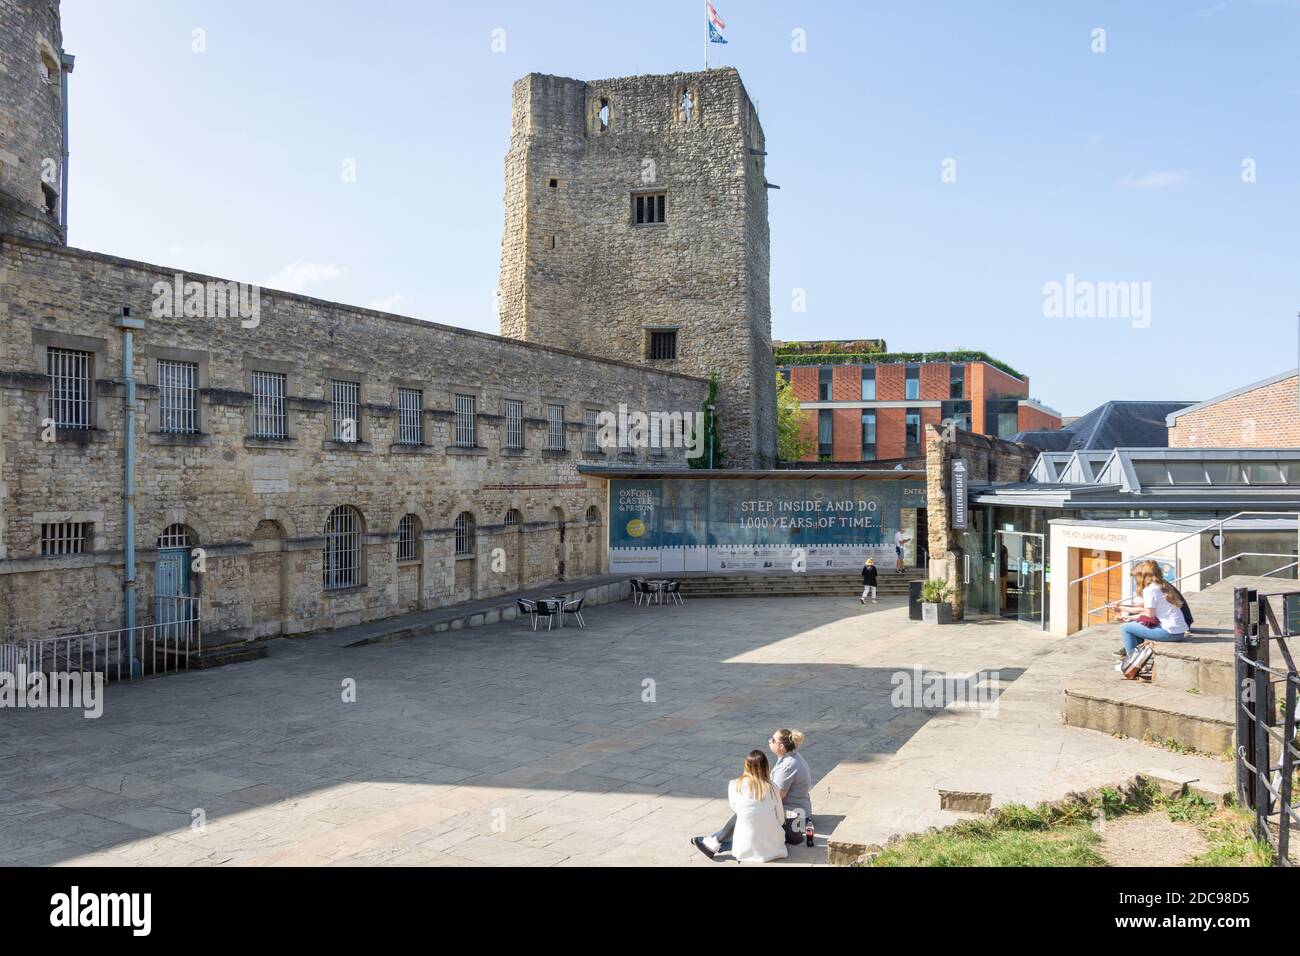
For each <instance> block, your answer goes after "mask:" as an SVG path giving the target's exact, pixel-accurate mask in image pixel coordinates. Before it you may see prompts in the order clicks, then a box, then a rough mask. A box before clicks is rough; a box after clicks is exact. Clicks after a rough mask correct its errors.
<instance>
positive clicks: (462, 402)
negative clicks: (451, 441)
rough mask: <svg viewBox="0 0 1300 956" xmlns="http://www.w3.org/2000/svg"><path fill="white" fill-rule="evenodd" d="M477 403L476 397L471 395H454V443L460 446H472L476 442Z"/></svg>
mask: <svg viewBox="0 0 1300 956" xmlns="http://www.w3.org/2000/svg"><path fill="white" fill-rule="evenodd" d="M477 404H478V399H477V398H476V397H475V396H473V395H457V396H456V444H457V445H458V446H460V447H461V448H473V447H474V446H475V445H477V444H478V423H477V419H476V418H475V409H476V406H477Z"/></svg>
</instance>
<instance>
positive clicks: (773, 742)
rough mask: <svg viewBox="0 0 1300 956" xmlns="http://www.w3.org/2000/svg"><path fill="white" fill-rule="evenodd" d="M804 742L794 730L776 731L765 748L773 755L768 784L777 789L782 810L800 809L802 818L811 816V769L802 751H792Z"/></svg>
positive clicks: (799, 733) (802, 737) (800, 734)
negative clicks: (783, 807)
mask: <svg viewBox="0 0 1300 956" xmlns="http://www.w3.org/2000/svg"><path fill="white" fill-rule="evenodd" d="M803 742H804V734H803V733H801V732H800V731H798V730H785V729H781V730H778V731H777V732H776V733H774V734H773V735H772V738H771V739H770V740H769V741H768V742H767V745H768V748H769V749H770V750H771V751H772V753H774V754H775V755H776V758H777V759H776V765H775V766H773V767H772V783H773V784H775V785H776V789H777V790H778V791H780V794H781V803H782V804H783V805H784V806H785V809H786V812H787V813H788V812H790V811H791V810H800V811H802V812H803V818H804V820H805V821H807V820H808V818H809V817H811V816H812V771H811V770H809V769H808V761H806V760H804V759H803V754H800V753H796V751H797V750H798V749H799V745H800V744H801V743H803Z"/></svg>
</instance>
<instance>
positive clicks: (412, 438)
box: [397, 388, 424, 520]
mask: <svg viewBox="0 0 1300 956" xmlns="http://www.w3.org/2000/svg"><path fill="white" fill-rule="evenodd" d="M423 411H424V392H422V391H420V389H418V388H399V389H398V390H397V441H398V444H401V445H423V444H424V423H423V421H422V419H421V415H422V413H423ZM403 520H405V519H403Z"/></svg>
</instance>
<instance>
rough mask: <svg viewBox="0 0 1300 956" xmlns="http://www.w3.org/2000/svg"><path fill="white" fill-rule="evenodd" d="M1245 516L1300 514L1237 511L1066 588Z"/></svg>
mask: <svg viewBox="0 0 1300 956" xmlns="http://www.w3.org/2000/svg"><path fill="white" fill-rule="evenodd" d="M1247 516H1254V517H1274V518H1276V517H1283V518H1296V519H1298V520H1300V513H1297V512H1294V511H1238V512H1237V513H1236V514H1233V515H1229V516H1228V517H1226V518H1219V519H1218V520H1217V521H1212V522H1210V523H1209V524H1207V525H1205V527H1203V528H1197V529H1196V530H1195V531H1191V532H1188V533H1187V534H1185V535H1183V536H1182V537H1181V538H1176V539H1174V540H1173V541H1167V542H1165V543H1164V544H1162V545H1161V546H1160V547H1158V548H1156V549H1155V550H1154V551H1148V552H1147V553H1146V554H1139V555H1136V556H1134V557H1131V558H1125V559H1124V560H1123V561H1119V562H1116V563H1115V564H1111V565H1107V566H1106V567H1104V568H1101V569H1100V570H1097V571H1093V572H1092V573H1090V574H1085V575H1084V576H1083V577H1081V578H1075V579H1074V580H1073V581H1071V582H1070V583H1069V585H1067V587H1072V586H1073V585H1076V584H1078V583H1079V582H1080V581H1086V580H1088V578H1091V577H1096V576H1097V575H1098V574H1105V573H1106V572H1108V571H1113V570H1114V569H1115V568H1122V567H1123V566H1124V565H1126V564H1132V563H1133V562H1134V561H1144V560H1146V559H1147V558H1153V557H1155V556H1156V555H1158V554H1160V552H1161V551H1164V550H1165V549H1166V548H1170V547H1173V546H1174V545H1178V544H1182V543H1183V542H1184V541H1187V540H1188V539H1189V538H1195V537H1198V536H1199V535H1202V534H1204V533H1205V532H1207V531H1209V530H1210V529H1211V528H1218V529H1219V534H1221V535H1222V534H1223V525H1224V524H1225V523H1226V522H1228V521H1234V520H1236V519H1237V518H1244V517H1247ZM1175 556H1177V552H1175ZM1286 557H1289V555H1286ZM1220 564H1222V562H1220ZM1220 580H1222V577H1220Z"/></svg>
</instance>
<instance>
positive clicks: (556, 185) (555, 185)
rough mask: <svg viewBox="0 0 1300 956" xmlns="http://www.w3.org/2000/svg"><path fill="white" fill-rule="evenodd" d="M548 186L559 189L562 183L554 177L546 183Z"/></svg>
mask: <svg viewBox="0 0 1300 956" xmlns="http://www.w3.org/2000/svg"><path fill="white" fill-rule="evenodd" d="M546 185H548V186H550V187H551V188H552V189H559V188H560V181H559V180H558V179H556V178H555V177H554V176H552V177H551V178H550V179H548V180H547V181H546Z"/></svg>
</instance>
